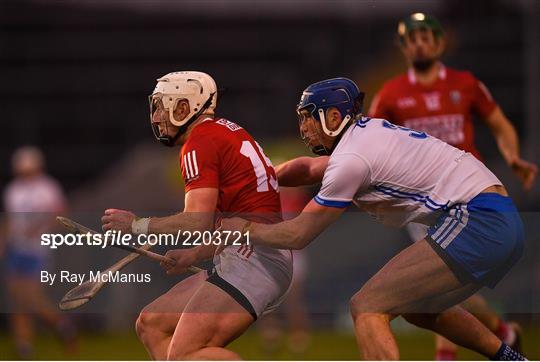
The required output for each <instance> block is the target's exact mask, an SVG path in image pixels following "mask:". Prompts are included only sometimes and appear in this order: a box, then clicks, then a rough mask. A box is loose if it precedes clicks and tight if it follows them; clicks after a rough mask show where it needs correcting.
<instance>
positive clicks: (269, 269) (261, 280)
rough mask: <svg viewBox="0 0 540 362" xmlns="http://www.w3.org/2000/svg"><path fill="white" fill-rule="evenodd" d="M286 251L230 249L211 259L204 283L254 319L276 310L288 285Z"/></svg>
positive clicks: (290, 267)
mask: <svg viewBox="0 0 540 362" xmlns="http://www.w3.org/2000/svg"><path fill="white" fill-rule="evenodd" d="M292 274H293V258H292V253H291V251H290V250H279V249H273V248H267V247H262V246H253V245H242V246H230V247H228V248H226V249H224V250H223V251H222V252H221V253H220V254H219V255H217V256H215V257H214V268H213V269H212V270H211V271H210V272H209V273H208V275H209V276H208V279H207V281H208V282H210V283H212V284H214V285H216V286H218V287H220V288H221V289H222V290H224V291H225V292H227V293H228V294H229V295H230V296H231V297H233V298H234V299H235V300H236V301H237V302H238V303H239V304H240V305H241V306H243V307H244V308H245V309H246V310H247V311H248V312H249V313H251V315H252V316H253V317H254V318H255V319H257V318H258V317H260V316H261V315H263V314H266V313H269V312H271V311H273V310H274V309H276V308H277V307H278V306H279V305H280V304H281V303H282V302H283V300H284V299H285V297H286V295H287V292H288V291H289V288H290V286H291V281H292Z"/></svg>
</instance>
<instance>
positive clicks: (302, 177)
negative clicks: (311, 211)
mask: <svg viewBox="0 0 540 362" xmlns="http://www.w3.org/2000/svg"><path fill="white" fill-rule="evenodd" d="M326 163H327V158H324V159H323V158H321V157H298V158H295V159H293V160H290V161H287V162H284V163H282V164H280V165H278V166H277V167H276V175H277V177H278V182H279V184H280V185H281V186H291V187H294V186H303V185H312V184H315V183H318V182H321V180H322V176H323V174H324V170H325V169H326Z"/></svg>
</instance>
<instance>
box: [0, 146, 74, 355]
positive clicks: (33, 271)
mask: <svg viewBox="0 0 540 362" xmlns="http://www.w3.org/2000/svg"><path fill="white" fill-rule="evenodd" d="M12 163H13V174H14V176H15V177H14V179H13V180H12V181H11V182H10V183H9V185H8V186H7V187H6V189H5V191H4V209H5V212H6V215H5V224H6V235H5V239H3V238H0V256H1V254H2V252H3V249H4V247H5V259H4V261H5V264H4V279H5V283H6V297H7V298H6V299H7V302H8V307H9V309H10V310H9V313H8V319H9V324H10V327H11V328H10V329H11V334H12V336H13V339H14V342H15V348H16V353H17V355H18V357H19V358H21V359H33V358H35V355H34V339H35V334H36V331H35V327H34V323H35V321H36V319H39V320H41V321H43V322H45V324H46V326H47V327H50V328H52V329H53V330H55V331H56V332H57V334H58V336H59V337H60V338H61V340H62V342H63V343H64V347H65V348H66V352H69V353H74V352H76V350H77V343H76V342H77V341H76V337H77V336H76V330H75V326H74V325H73V323H72V322H71V321H70V320H69V318H67V317H66V316H61V315H60V314H58V313H57V312H56V308H55V307H54V305H53V303H52V302H51V301H50V298H49V297H48V296H47V293H46V292H45V289H44V287H43V284H42V283H40V272H41V270H43V269H44V268H46V267H48V266H49V264H50V257H51V252H50V249H48V248H45V247H43V246H41V244H40V235H41V234H42V233H45V232H51V230H53V228H54V225H56V223H55V219H54V216H55V215H58V214H60V213H63V212H64V211H65V209H66V201H65V197H64V193H63V191H62V189H61V187H60V185H59V184H58V182H56V180H54V179H52V178H51V177H50V176H48V175H47V174H46V173H45V171H44V168H45V160H44V157H43V154H42V153H41V151H40V150H39V149H38V148H36V147H32V146H24V147H20V148H19V149H17V150H16V151H15V152H14V153H13V158H12Z"/></svg>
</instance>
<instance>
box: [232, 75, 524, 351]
mask: <svg viewBox="0 0 540 362" xmlns="http://www.w3.org/2000/svg"><path fill="white" fill-rule="evenodd" d="M363 98H364V94H363V93H362V92H360V91H359V90H358V87H357V86H356V84H355V83H354V82H352V81H351V80H349V79H346V78H334V79H329V80H325V81H321V82H317V83H314V84H312V85H310V86H309V87H308V88H306V89H305V90H304V92H303V94H302V97H301V99H300V103H299V105H298V107H297V112H298V115H299V122H300V132H301V134H302V137H303V138H304V140H305V142H306V144H307V145H308V146H309V147H310V148H311V150H312V151H313V152H314V153H315V154H317V155H321V156H322V157H316V158H309V157H300V158H297V159H294V160H291V161H289V162H287V163H286V164H284V165H283V166H282V170H281V172H280V179H279V181H280V183H281V184H283V185H287V186H298V185H302V184H303V185H308V184H315V183H318V182H321V181H322V186H321V189H320V191H319V193H318V194H317V196H315V198H313V200H311V201H310V202H309V203H308V205H307V206H306V207H305V208H304V210H302V212H301V213H300V215H299V216H298V217H296V218H294V219H292V220H288V221H284V222H281V223H278V224H272V225H265V224H260V223H254V222H252V221H246V220H242V219H240V218H232V219H223V220H222V229H223V230H229V231H236V230H242V231H245V232H248V231H249V233H250V241H251V243H252V244H254V245H266V246H273V247H277V248H292V249H301V248H304V247H306V246H307V245H308V244H309V243H310V242H312V241H313V240H314V239H315V238H316V237H317V236H318V235H320V234H321V233H322V232H323V231H324V230H325V229H326V228H327V227H328V226H329V225H330V224H332V223H333V222H335V221H336V220H337V219H338V218H339V217H340V216H341V215H342V214H343V213H344V211H345V210H346V209H347V207H348V206H349V205H351V204H352V203H354V204H355V205H356V206H358V207H359V208H361V209H362V210H364V211H366V212H368V213H370V214H371V215H372V216H373V217H375V218H376V219H377V220H379V221H381V222H382V223H383V224H386V225H388V226H397V227H403V226H405V225H407V224H408V223H409V222H421V223H424V224H426V225H430V228H429V231H428V235H426V237H425V238H424V239H422V240H420V241H417V242H416V243H413V244H412V245H410V246H409V247H407V248H406V249H404V250H403V251H401V252H400V253H399V254H397V255H396V256H395V257H393V258H392V259H391V260H390V261H389V262H388V263H386V265H384V266H383V267H382V268H381V269H380V270H379V271H378V272H377V273H376V274H375V275H374V276H372V277H371V278H370V279H369V280H368V281H367V282H366V283H365V284H364V285H363V286H362V288H361V289H360V291H358V292H357V293H356V294H355V295H354V296H353V297H352V299H351V301H350V308H351V314H352V318H353V321H354V326H355V332H356V337H357V341H358V344H359V347H360V349H361V350H362V352H363V356H364V358H365V359H368V360H375V359H377V360H379V359H382V360H397V359H399V349H398V346H397V343H396V340H395V338H394V336H393V334H392V331H391V328H390V321H391V320H392V319H394V318H395V317H397V316H399V315H401V316H403V317H404V318H405V319H406V320H407V321H409V322H411V323H413V324H415V325H417V326H419V327H422V328H427V329H430V330H433V331H436V332H438V333H441V334H443V335H445V336H446V337H448V338H449V339H451V340H452V341H454V342H455V343H458V344H460V345H462V346H465V347H467V348H471V349H473V350H475V351H477V352H479V353H481V354H482V355H484V356H486V357H489V358H492V359H494V360H523V359H524V357H523V356H522V355H520V354H519V353H518V352H516V351H514V350H513V349H512V348H511V347H509V346H508V345H506V344H505V343H504V342H501V340H500V339H499V338H497V336H495V334H493V333H492V332H491V331H490V330H489V329H487V328H486V327H485V326H484V325H483V324H482V323H480V322H479V321H478V320H477V319H476V318H474V317H473V316H472V315H471V314H470V313H468V312H467V311H465V310H464V309H463V308H461V307H460V306H459V305H457V304H458V303H460V302H462V301H463V300H465V299H467V298H468V297H470V296H471V295H472V294H474V293H475V292H476V291H478V290H479V289H480V288H481V287H482V286H488V287H490V288H493V287H494V286H495V285H496V284H497V283H498V282H499V281H500V280H501V279H502V278H503V277H504V275H505V274H506V273H507V272H508V271H509V270H510V268H512V266H513V265H514V264H515V263H516V262H517V261H518V260H519V258H520V257H521V255H522V253H523V239H524V232H523V224H522V222H521V219H520V216H519V213H518V211H517V209H516V208H515V206H514V204H513V202H512V199H511V198H510V197H508V193H507V191H506V189H505V187H504V186H503V185H502V183H501V182H500V181H499V180H498V179H497V177H496V176H495V175H494V174H493V173H492V172H490V171H489V170H488V169H487V168H486V167H485V166H484V165H483V164H482V163H481V162H480V161H478V160H477V159H476V158H474V156H472V155H471V154H469V153H466V152H464V151H461V150H458V149H457V148H455V147H452V146H450V145H448V144H447V143H444V142H442V141H441V140H439V139H437V138H434V137H431V136H429V135H427V134H426V133H424V132H418V131H414V130H411V129H409V128H405V127H398V126H396V125H394V124H392V123H390V122H389V121H387V120H383V119H372V118H367V117H362V113H361V112H362V101H363ZM328 156H329V157H328ZM289 182H290V183H289ZM334 247H335V245H334Z"/></svg>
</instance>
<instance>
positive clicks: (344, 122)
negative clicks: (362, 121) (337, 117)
mask: <svg viewBox="0 0 540 362" xmlns="http://www.w3.org/2000/svg"><path fill="white" fill-rule="evenodd" d="M318 112H319V119H320V120H321V125H322V129H323V131H324V133H326V134H327V135H328V136H330V137H336V136H337V135H339V134H340V133H341V131H343V128H345V126H346V125H347V123H349V121H350V120H351V116H350V115H346V116H345V118H343V120H342V121H341V124H340V125H339V127H338V129H336V130H335V131H330V130H329V129H328V127H326V117H325V116H324V110H323V109H322V108H319V110H318Z"/></svg>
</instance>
